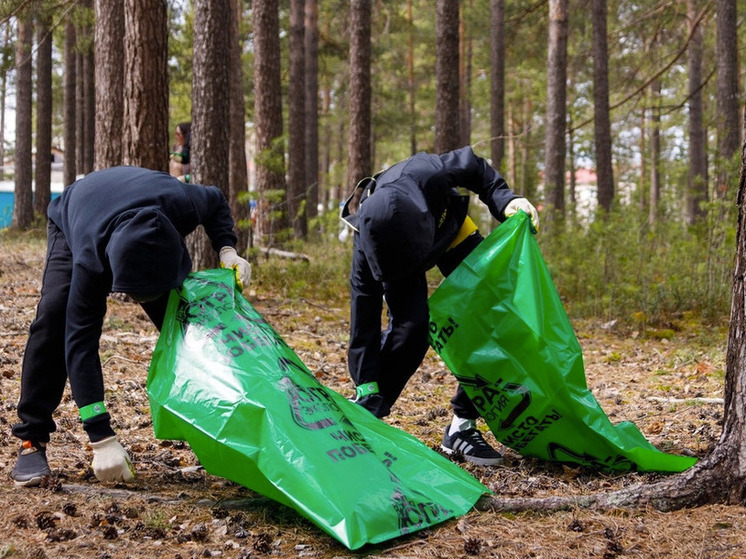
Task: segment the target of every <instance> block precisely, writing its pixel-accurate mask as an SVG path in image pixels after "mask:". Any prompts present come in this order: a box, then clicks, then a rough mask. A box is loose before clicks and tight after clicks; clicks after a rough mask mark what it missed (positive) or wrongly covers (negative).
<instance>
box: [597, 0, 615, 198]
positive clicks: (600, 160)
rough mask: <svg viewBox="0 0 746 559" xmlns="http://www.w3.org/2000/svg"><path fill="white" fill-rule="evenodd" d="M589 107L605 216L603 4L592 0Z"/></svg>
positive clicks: (609, 176)
mask: <svg viewBox="0 0 746 559" xmlns="http://www.w3.org/2000/svg"><path fill="white" fill-rule="evenodd" d="M593 106H594V119H593V122H594V132H595V144H596V176H597V179H598V205H599V207H601V208H603V209H604V210H605V211H606V212H609V211H610V210H611V203H612V202H613V200H614V172H613V168H612V161H611V121H610V118H609V71H608V52H607V46H606V0H593Z"/></svg>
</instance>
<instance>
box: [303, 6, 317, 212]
mask: <svg viewBox="0 0 746 559" xmlns="http://www.w3.org/2000/svg"><path fill="white" fill-rule="evenodd" d="M318 12H319V4H318V0H306V13H305V51H306V63H305V69H306V82H305V83H306V92H305V95H304V99H305V104H306V110H305V114H306V181H307V183H308V188H307V193H306V199H307V200H308V204H307V206H306V215H307V216H308V217H309V218H313V217H316V216H317V215H318V213H319V211H318V205H319V13H318Z"/></svg>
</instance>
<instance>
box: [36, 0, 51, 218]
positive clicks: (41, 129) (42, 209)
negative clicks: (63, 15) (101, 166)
mask: <svg viewBox="0 0 746 559" xmlns="http://www.w3.org/2000/svg"><path fill="white" fill-rule="evenodd" d="M50 21H51V17H50V13H49V12H47V11H44V10H41V11H40V12H39V13H38V17H37V29H36V44H37V46H36V168H35V170H34V184H35V187H34V212H36V213H37V214H39V215H40V216H42V217H46V215H47V206H48V205H49V200H50V198H51V187H52V184H51V183H52V29H51V27H50Z"/></svg>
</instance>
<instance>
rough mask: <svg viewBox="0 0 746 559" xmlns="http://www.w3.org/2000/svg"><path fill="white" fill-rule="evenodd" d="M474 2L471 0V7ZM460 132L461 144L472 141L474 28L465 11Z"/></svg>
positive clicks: (461, 24)
mask: <svg viewBox="0 0 746 559" xmlns="http://www.w3.org/2000/svg"><path fill="white" fill-rule="evenodd" d="M472 7H473V3H472V1H471V0H469V8H472ZM459 38H460V39H459V91H460V95H459V132H460V134H461V141H460V145H463V146H466V145H469V144H470V143H471V71H472V70H471V63H472V62H471V55H472V30H471V26H469V25H467V24H466V21H465V18H464V15H463V13H462V14H461V17H460V18H459Z"/></svg>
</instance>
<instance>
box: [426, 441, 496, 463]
mask: <svg viewBox="0 0 746 559" xmlns="http://www.w3.org/2000/svg"><path fill="white" fill-rule="evenodd" d="M440 449H441V450H442V451H443V452H445V453H446V454H447V455H448V456H451V455H453V449H450V448H448V447H447V446H445V445H440ZM462 456H463V457H464V460H466V461H467V462H471V463H472V464H476V465H477V466H499V465H500V464H502V463H503V458H502V456H501V457H500V458H480V457H479V456H469V455H467V454H462Z"/></svg>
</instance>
